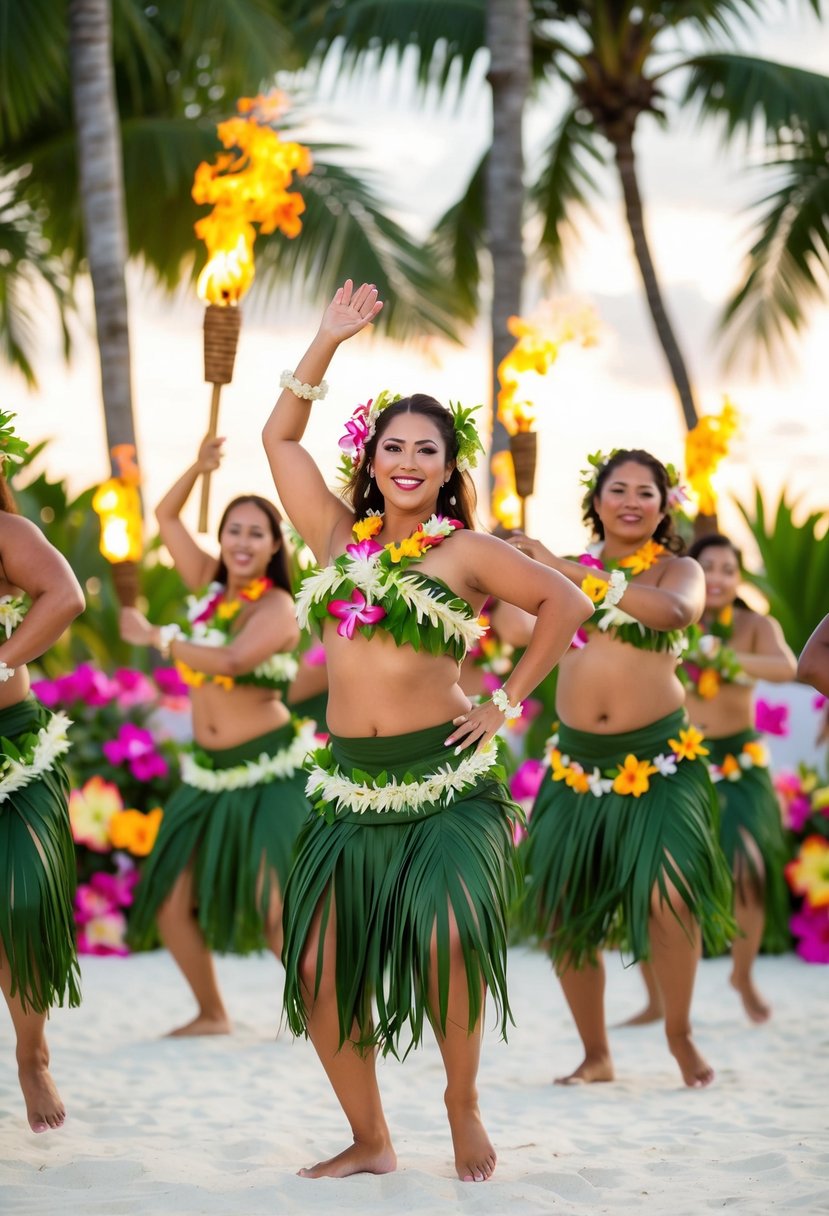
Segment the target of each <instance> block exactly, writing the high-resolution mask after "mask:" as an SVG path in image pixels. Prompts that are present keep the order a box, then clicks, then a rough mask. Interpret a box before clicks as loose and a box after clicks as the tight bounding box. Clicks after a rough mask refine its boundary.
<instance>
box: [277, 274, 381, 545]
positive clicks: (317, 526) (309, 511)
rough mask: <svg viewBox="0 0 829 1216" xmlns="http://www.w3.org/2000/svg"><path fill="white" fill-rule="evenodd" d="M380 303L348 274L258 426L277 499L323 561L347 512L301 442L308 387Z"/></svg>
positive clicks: (367, 322) (317, 381)
mask: <svg viewBox="0 0 829 1216" xmlns="http://www.w3.org/2000/svg"><path fill="white" fill-rule="evenodd" d="M382 307H383V305H382V303H381V301H380V300H378V299H377V289H376V288H375V287H373V286H372V285H371V284H370V283H363V285H362V286H361V287H358V288H357V289H356V290H355V288H354V285H353V283H352V281H351V279H346V281H345V283H344V284H343V286H342V287H340V288H339V290H338V291H337V292H336V294H335V296H334V299H333V300H332V301H331V303H330V304H329V305H328V307H327V308H326V310H325V313H324V315H323V318H322V321H321V322H320V327H319V329H318V330H317V333H316V335H315V337H314V339H313V341H312V342H311V345H310V346H309V347H308V349H307V351H306V352H305V354H304V355H303V356H302V358H301V359H300V361H299V363H298V364H297V366H296V369H295V371H294V373H293V380H292V382H291V383H292V384H293V388H285V389H284V390H283V392H282V393H281V394H280V396H279V398H278V400H277V402H276V405H275V406H274V409H273V412H272V414H271V416H270V418H269V419H268V421H267V422H266V423H265V427H264V429H263V431H262V441H263V443H264V445H265V451H266V453H267V456H268V461H269V462H270V466H271V472H272V473H273V480H274V484H275V485H276V492H277V494H278V495H279V500H280V502H281V503H282V506H283V507H284V508H285V513H286V514H287V516H288V518H289V519H290V521H291V523H292V524H293V526H294V527H295V528H296V530H297V532H298V533H299V534H300V536H301V537H302V539H303V540H304V541H305V543H306V544H307V545H308V547H309V548H310V549H311V550H312V552H313V553H314V556H315V557H316V559H317V561H319V562H321V563H324V562H326V561H327V560H328V557H329V546H330V540H331V534H332V532H333V531H334V529H335V527H336V526H337V524H338V523H339V521H340V520H341V519H342V518H343V516H345V515H348V513H349V512H348V508H347V507H346V505H345V504H344V503H343V502H342V501H341V499H339V498H338V497H337V496H336V495H335V494H332V493H331V491H330V490H329V489H328V487H327V486H326V484H325V481H324V480H323V477H322V474H321V473H320V471H319V469H318V468H317V466H316V464H315V463H314V461H313V459H312V458H311V456H310V455H309V453H308V452H306V451H305V449H304V448H303V447H302V446H301V444H300V440H301V439H302V436H303V435H304V433H305V428H306V426H307V425H308V417H309V414H310V411H311V399H309V397H308V396H307V392H308V391H310V389H312V388H316V387H318V386H319V385H320V384H321V382H322V380H323V377H324V375H325V373H326V371H327V370H328V365H329V363H330V362H331V359H332V358H333V356H334V352H335V351H336V349H337V347H338V346H339V345H340V343H342V342H345V341H346V339H348V338H351V337H353V336H354V334H357V333H359V332H360V330H361V329H365V327H366V326H367V325H370V324H371V322H372V321H373V320H374V318H375V317H376V316H377V314H378V313H379V311H380V309H381V308H382Z"/></svg>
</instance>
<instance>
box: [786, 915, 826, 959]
mask: <svg viewBox="0 0 829 1216" xmlns="http://www.w3.org/2000/svg"><path fill="white" fill-rule="evenodd" d="M789 928H790V929H791V931H792V934H793V936H794V937H798V938H800V941H799V942H798V943H797V946H796V947H795V949H796V951H797V953H798V954H799V955H800V957H801V958H802V959H805V961H806V962H807V963H829V908H825V907H824V908H810V907H809V906H808V904H807V903H806V902H805V901H804V903H803V904H802V905H801V907H800V910H799V911H798V912H795V914H794V916H793V917H792V918H791V920H790V921H789Z"/></svg>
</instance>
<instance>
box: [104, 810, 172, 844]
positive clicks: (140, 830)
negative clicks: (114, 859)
mask: <svg viewBox="0 0 829 1216" xmlns="http://www.w3.org/2000/svg"><path fill="white" fill-rule="evenodd" d="M163 814H164V812H163V811H162V809H161V807H160V806H156V807H153V809H152V810H151V811H148V812H147V814H146V815H145V814H144V813H143V812H142V811H117V812H116V814H114V815H113V816H112V819H111V821H110V825H109V834H110V838H111V840H112V845H113V848H116V849H126V850H127V852H128V853H132V854H133V856H135V857H146V856H147V854H148V853H149V852H150V851H151V850H152V847H153V845H154V844H155V838H156V836H157V835H158V829H159V828H160V827H161V818H162V815H163Z"/></svg>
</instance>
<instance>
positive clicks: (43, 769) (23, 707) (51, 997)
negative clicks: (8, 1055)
mask: <svg viewBox="0 0 829 1216" xmlns="http://www.w3.org/2000/svg"><path fill="white" fill-rule="evenodd" d="M13 418H14V415H13V414H3V413H0V738H2V741H3V747H2V752H0V988H2V989H3V996H4V997H5V999H6V1004H7V1005H8V1007H9V1013H10V1014H11V1019H12V1023H13V1025H14V1032H15V1038H16V1042H17V1069H18V1077H19V1079H20V1088H21V1089H22V1091H23V1097H24V1099H25V1102H26V1115H27V1118H28V1120H29V1126H30V1127H31V1129H32V1131H33V1132H45V1131H49V1130H53V1129H55V1128H58V1127H60V1126H61V1125H62V1124H63V1122H64V1119H65V1117H66V1112H65V1109H64V1105H63V1102H62V1101H61V1098H60V1095H59V1094H58V1091H57V1089H56V1087H55V1083H54V1081H53V1080H52V1076H51V1073H50V1072H49V1049H48V1048H47V1046H46V1035H45V1029H46V1018H47V1017H48V1013H49V1009H50V1008H51V1007H52V1006H53V1005H62V1004H63V1003H64V1001H67V1000H68V1004H69V1005H70V1006H73V1005H79V1004H80V986H79V981H80V974H79V968H78V956H77V952H76V948H75V923H74V916H73V911H72V896H73V894H74V891H75V850H74V846H73V844H72V831H71V828H70V825H69V812H68V807H67V797H68V794H69V781H68V778H67V776H66V771H65V769H64V767H63V763H62V761H61V757H62V756H63V755H64V754H65V753H66V752H67V751H68V750H69V740H68V738H67V728H68V727H69V726H70V725H71V723H70V721H69V719H68V718H67V717H66V715H65V714H52V713H49V711H48V710H47V709H45V708H44V707H43V706H42V705H41V704H40V702H39V701H37V700H36V699H35V697H34V696H33V695H32V693H31V692H30V691H29V672H28V669H27V666H26V664H27V663H30V662H31V661H32V660H33V659H37V658H40V656H41V655H42V654H43V653H44V652H45V651H46V650H48V649H49V647H50V646H52V645H53V644H54V643H55V642H56V641H57V640H58V638H59V637H60V636H61V634H62V633H63V632H64V630H65V629H66V628H67V627H68V625H69V624H70V622H71V621H73V620H74V619H75V617H76V616H78V614H79V613H81V612H83V608H84V598H83V593H82V591H81V589H80V587H79V586H78V582H77V579H76V578H75V576H74V574H73V573H72V571H71V570H70V568H69V566H68V564H67V563H66V561H65V560H64V559H63V557H61V555H60V553H58V551H57V549H54V548H53V547H52V546H51V545H50V544H49V542H48V541H47V540H46V539H45V537H44V536H43V534H42V532H41V531H40V529H39V528H37V527H35V525H34V524H32V523H30V522H29V521H28V520H27V519H21V518H20V516H19V515H18V514H17V507H16V505H15V502H14V498H13V496H12V493H11V490H10V489H9V486H8V484H7V482H6V479H5V476H4V475H3V471H2V468H3V464H4V463H5V459H6V458H10V459H16V458H17V459H19V458H20V457H21V456H22V455H23V454H24V453H25V451H26V444H25V443H24V441H23V440H22V439H20V438H18V437H17V436H16V435H15V434H14V428H13V426H11V420H12V419H13Z"/></svg>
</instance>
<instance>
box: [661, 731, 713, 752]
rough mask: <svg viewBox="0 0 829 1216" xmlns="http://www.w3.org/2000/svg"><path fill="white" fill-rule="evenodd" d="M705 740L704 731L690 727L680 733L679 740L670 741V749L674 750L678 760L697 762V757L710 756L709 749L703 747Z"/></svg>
mask: <svg viewBox="0 0 829 1216" xmlns="http://www.w3.org/2000/svg"><path fill="white" fill-rule="evenodd" d="M704 738H705V735H703V733H702V731H699V730H697V728H696V727H695V726H689V727H688V729H687V730H681V731H680V732H679V739H669V740H668V747H670V748H672V749H673V751H674V753H675V754H676V758H677V760H696V758H697V756H707V755H708V748H707V747H703V746H702V741H703V739H704Z"/></svg>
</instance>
